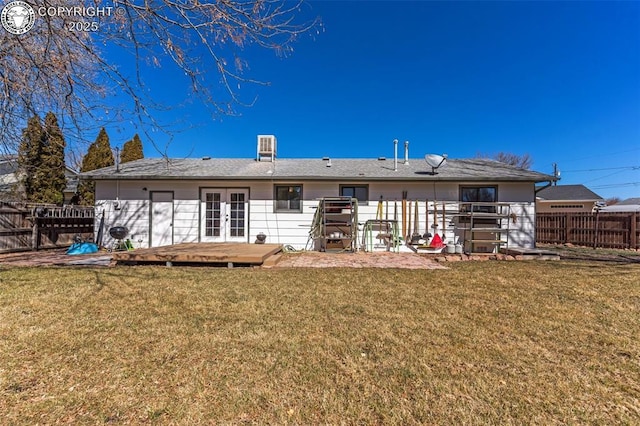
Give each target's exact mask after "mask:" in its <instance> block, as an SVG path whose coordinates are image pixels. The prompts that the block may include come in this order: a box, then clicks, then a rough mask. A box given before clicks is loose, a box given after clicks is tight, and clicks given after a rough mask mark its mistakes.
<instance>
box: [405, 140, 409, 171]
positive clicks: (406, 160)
mask: <svg viewBox="0 0 640 426" xmlns="http://www.w3.org/2000/svg"><path fill="white" fill-rule="evenodd" d="M404 165H405V166H408V165H409V141H404Z"/></svg>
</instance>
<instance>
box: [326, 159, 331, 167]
mask: <svg viewBox="0 0 640 426" xmlns="http://www.w3.org/2000/svg"><path fill="white" fill-rule="evenodd" d="M327 160H329V161H327V167H331V158H327Z"/></svg>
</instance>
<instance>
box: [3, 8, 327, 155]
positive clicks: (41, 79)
mask: <svg viewBox="0 0 640 426" xmlns="http://www.w3.org/2000/svg"><path fill="white" fill-rule="evenodd" d="M302 1H303V0H299V2H291V1H287V0H217V1H215V0H210V1H207V0H202V1H193V2H189V1H175V0H145V1H142V0H116V1H115V2H114V3H113V4H110V6H107V5H106V4H103V2H101V1H99V0H77V1H75V2H73V3H74V6H76V7H74V8H70V7H69V4H68V2H64V1H61V0H37V1H36V4H35V5H32V9H33V10H34V11H35V13H34V14H32V15H33V16H34V18H33V19H34V25H33V28H31V29H30V30H29V31H28V32H26V33H24V34H19V35H15V34H12V33H10V32H9V31H4V29H2V28H0V59H1V61H0V151H9V152H13V151H15V148H16V145H17V142H18V141H19V140H20V130H21V129H22V128H24V127H25V125H26V120H27V119H28V117H31V116H34V115H38V114H42V113H43V111H53V112H54V113H55V114H56V115H57V116H58V118H59V120H60V124H61V127H62V128H63V129H64V130H65V131H66V134H68V132H69V130H70V129H73V131H74V134H75V135H76V136H77V137H78V140H80V139H86V138H84V137H83V134H84V133H85V132H86V131H90V132H93V133H92V134H95V131H96V129H97V128H100V127H102V126H104V125H106V124H109V123H110V122H111V123H113V122H115V123H117V122H119V121H124V120H126V121H132V120H133V121H135V124H136V126H139V128H140V130H141V131H143V132H145V133H146V132H148V131H150V130H158V129H165V128H166V127H165V125H166V123H161V122H159V121H158V120H157V119H156V117H157V113H158V111H161V110H163V109H166V108H167V107H171V105H162V104H160V103H158V102H155V101H154V99H153V98H151V97H150V96H149V95H148V88H147V87H146V86H145V82H144V78H143V77H142V75H143V71H144V70H145V68H148V67H155V68H164V67H171V66H173V67H177V69H178V70H179V71H181V73H182V74H183V75H184V76H185V78H186V82H187V83H186V84H188V85H189V87H190V90H191V93H192V95H193V96H195V97H198V98H199V99H200V100H201V101H202V103H203V104H205V105H207V106H208V107H209V108H211V110H212V114H214V115H215V114H221V115H226V114H233V113H235V112H236V109H237V108H238V106H249V105H252V104H253V102H254V99H253V98H250V99H244V98H243V94H242V93H241V85H244V84H245V83H257V84H264V83H261V82H260V81H259V80H256V79H253V78H250V77H248V76H247V75H246V72H245V71H246V67H247V63H246V62H245V60H244V59H243V51H244V50H245V49H247V48H251V47H252V46H259V47H260V48H264V49H268V50H272V51H275V52H276V53H277V54H280V55H286V54H288V53H290V52H291V51H292V49H293V43H294V42H295V40H296V39H297V38H298V37H299V36H300V35H301V34H303V33H307V32H309V30H311V29H313V28H316V29H317V28H319V26H320V24H319V20H318V19H317V18H312V19H306V18H304V17H303V15H304V14H305V12H307V11H306V10H304V9H303V6H304V4H303V3H302ZM21 22H22V21H21ZM114 46H117V47H118V48H119V49H120V52H122V54H121V55H120V56H119V59H118V63H114V62H112V61H109V60H108V59H107V55H106V54H105V51H106V50H108V49H109V50H110V51H111V52H112V51H113V47H114ZM114 94H117V99H118V101H120V104H119V106H117V107H114V106H113V105H114V99H113V95H114ZM69 137H70V138H73V135H69ZM149 139H150V140H152V138H149ZM76 142H77V140H76ZM71 143H73V140H72V141H71ZM156 149H158V150H159V151H160V152H161V153H166V147H165V148H164V149H163V148H161V147H156Z"/></svg>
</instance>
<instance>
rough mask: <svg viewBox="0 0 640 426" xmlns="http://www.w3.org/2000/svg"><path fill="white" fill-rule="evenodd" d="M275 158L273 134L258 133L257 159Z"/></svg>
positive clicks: (272, 159) (274, 138)
mask: <svg viewBox="0 0 640 426" xmlns="http://www.w3.org/2000/svg"><path fill="white" fill-rule="evenodd" d="M275 159H276V137H275V136H274V135H258V153H257V155H256V160H257V161H274V160H275Z"/></svg>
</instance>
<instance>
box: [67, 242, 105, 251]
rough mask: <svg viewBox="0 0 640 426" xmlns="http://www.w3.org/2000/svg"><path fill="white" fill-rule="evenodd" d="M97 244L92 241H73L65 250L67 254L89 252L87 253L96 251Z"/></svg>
mask: <svg viewBox="0 0 640 426" xmlns="http://www.w3.org/2000/svg"><path fill="white" fill-rule="evenodd" d="M97 252H98V245H97V244H94V243H73V244H72V245H71V247H69V250H67V254H89V253H97Z"/></svg>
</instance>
